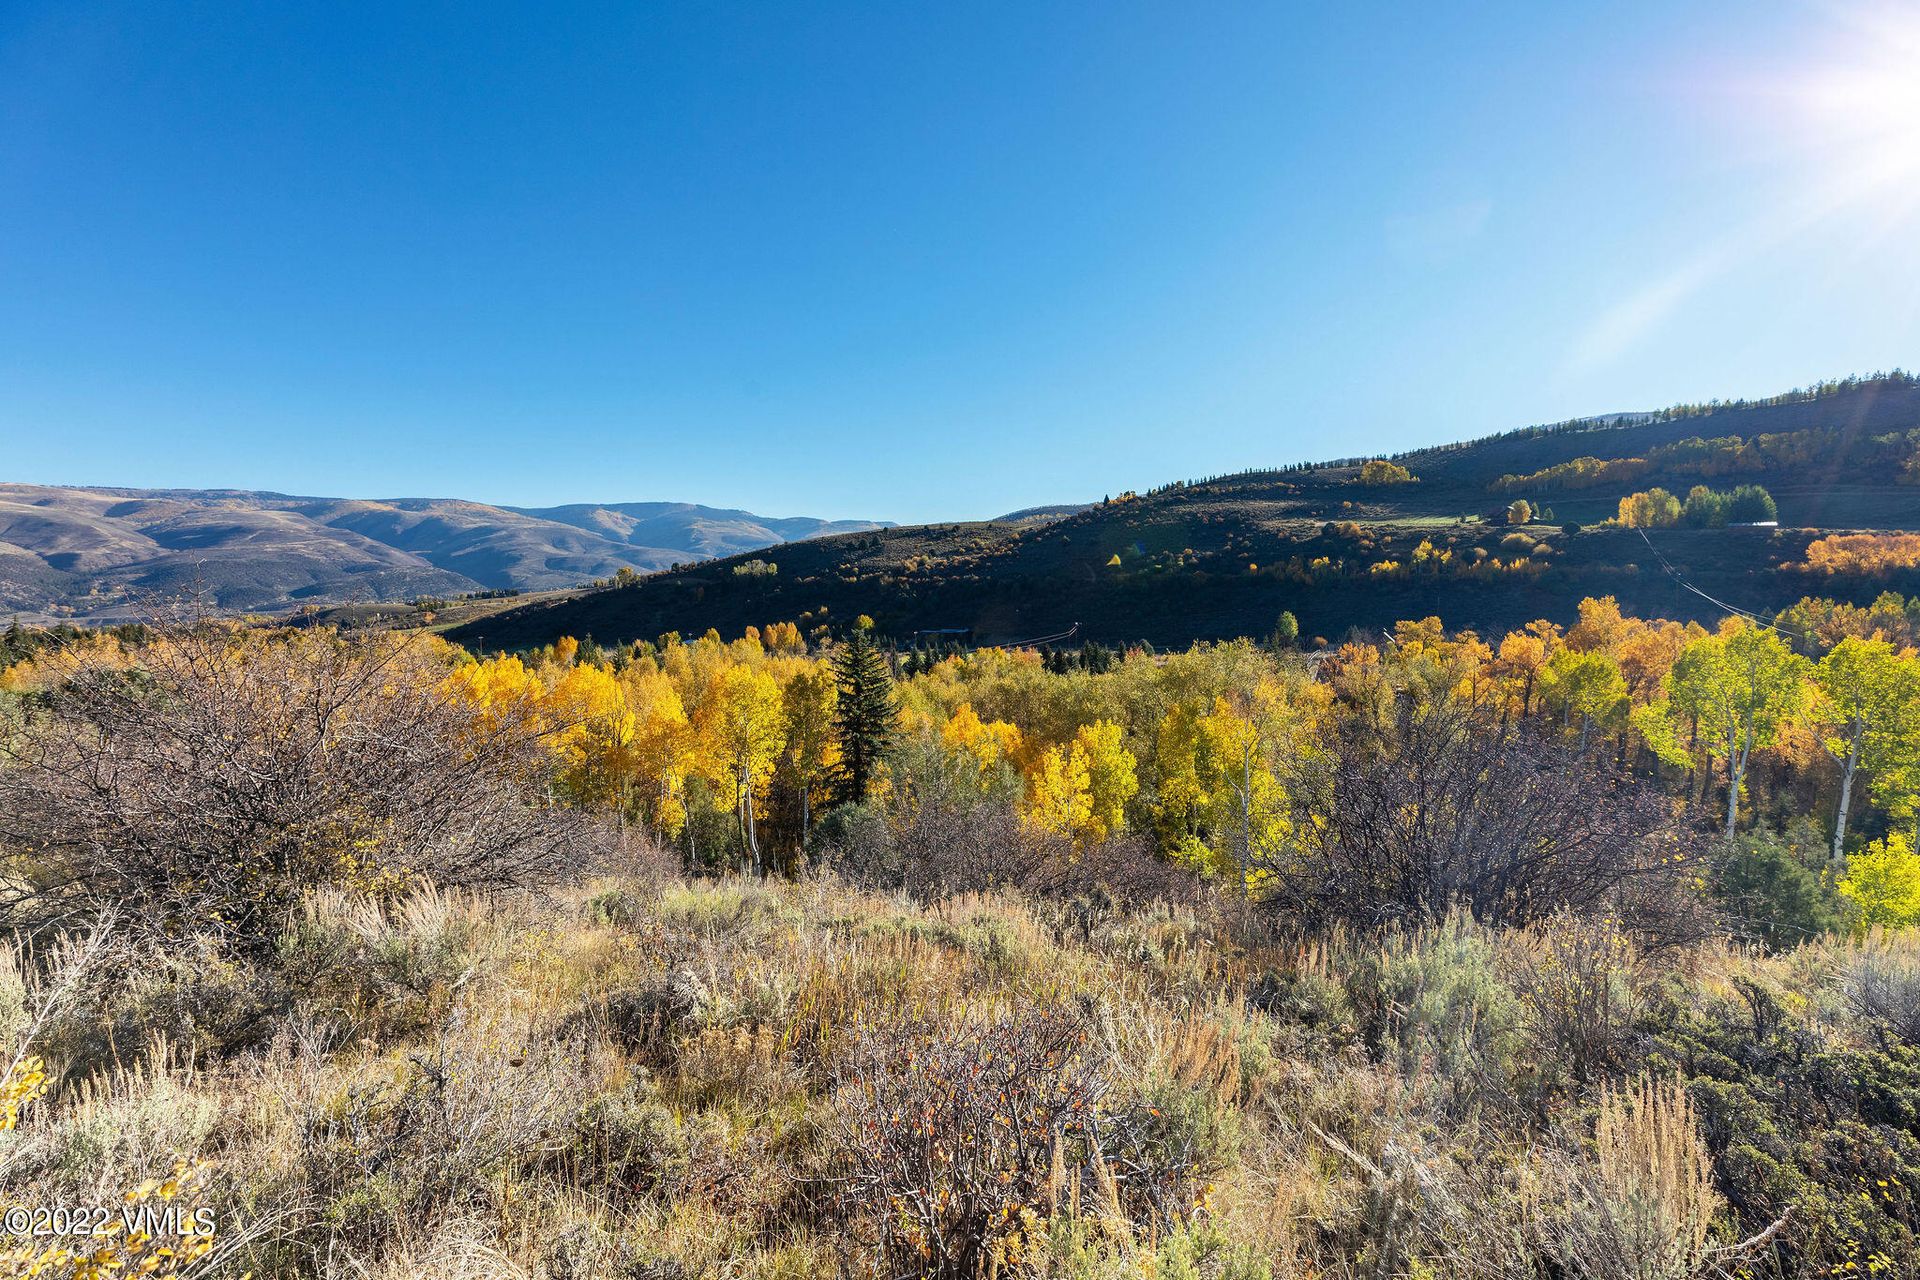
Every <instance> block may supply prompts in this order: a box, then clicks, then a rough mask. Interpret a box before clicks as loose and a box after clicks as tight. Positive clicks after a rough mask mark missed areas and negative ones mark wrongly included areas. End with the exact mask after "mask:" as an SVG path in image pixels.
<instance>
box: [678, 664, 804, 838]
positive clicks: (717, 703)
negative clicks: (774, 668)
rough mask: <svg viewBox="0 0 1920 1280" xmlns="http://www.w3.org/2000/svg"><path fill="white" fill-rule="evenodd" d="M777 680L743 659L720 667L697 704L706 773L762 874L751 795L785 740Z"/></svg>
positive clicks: (765, 778) (767, 775) (770, 770)
mask: <svg viewBox="0 0 1920 1280" xmlns="http://www.w3.org/2000/svg"><path fill="white" fill-rule="evenodd" d="M783 711H784V708H783V706H782V704H781V698H780V686H779V685H778V684H777V683H775V681H774V678H773V677H772V676H771V675H769V674H768V673H767V672H766V671H765V670H764V669H762V668H759V667H752V666H745V665H729V666H726V667H724V668H723V669H722V670H721V671H720V673H719V675H718V677H717V678H716V679H715V680H714V682H713V685H712V687H711V689H710V690H709V691H708V696H707V700H706V701H705V702H704V703H702V704H701V706H700V708H699V711H698V713H697V718H698V720H699V723H700V727H701V730H702V732H701V739H702V743H703V748H704V750H703V755H704V756H705V761H706V764H707V776H708V777H709V778H710V779H711V780H712V781H713V782H714V784H715V785H716V786H717V787H718V788H719V790H720V792H721V794H722V795H724V796H726V797H727V799H728V802H729V803H730V804H731V806H732V807H733V809H734V812H735V814H736V816H737V817H738V819H739V824H740V839H741V842H742V844H743V845H744V846H745V849H746V853H747V857H748V859H749V861H750V863H751V866H752V868H753V871H754V874H756V875H764V874H766V859H765V857H764V856H763V854H762V853H761V850H760V839H759V833H758V831H757V829H756V825H755V805H754V801H755V796H756V794H757V793H758V792H759V791H760V790H761V789H762V788H764V787H765V786H766V784H767V781H768V779H769V778H771V777H772V776H773V770H774V766H775V764H776V763H777V762H778V761H779V758H780V748H781V747H782V746H783V745H784V744H785V738H786V729H785V724H784V716H783Z"/></svg>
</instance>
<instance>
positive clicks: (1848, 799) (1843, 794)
mask: <svg viewBox="0 0 1920 1280" xmlns="http://www.w3.org/2000/svg"><path fill="white" fill-rule="evenodd" d="M1859 767H1860V730H1859V729H1855V730H1854V733H1853V736H1852V738H1850V739H1849V740H1848V741H1847V762H1846V764H1845V765H1843V766H1842V767H1841V769H1840V806H1839V809H1838V810H1837V811H1836V812H1835V813H1834V815H1833V852H1832V854H1831V855H1829V857H1828V859H1827V861H1828V862H1829V863H1830V864H1831V865H1832V866H1833V868H1834V869H1835V870H1836V871H1837V870H1838V869H1839V867H1840V859H1841V858H1843V857H1845V856H1846V851H1847V810H1848V809H1849V808H1851V807H1852V804H1853V774H1854V770H1856V769H1858V768H1859Z"/></svg>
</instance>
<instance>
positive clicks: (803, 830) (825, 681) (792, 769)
mask: <svg viewBox="0 0 1920 1280" xmlns="http://www.w3.org/2000/svg"><path fill="white" fill-rule="evenodd" d="M779 625H781V624H775V627H770V628H768V630H769V632H772V631H774V630H776V629H777V628H778V626H779ZM785 625H788V626H791V625H792V624H791V623H788V624H785ZM794 634H795V635H796V636H797V635H798V634H799V633H798V631H795V633H794ZM780 697H781V715H782V720H783V727H784V731H785V736H786V745H785V747H784V749H783V751H782V753H781V768H782V770H783V771H784V772H785V774H786V775H787V777H788V778H789V780H790V781H791V783H792V786H793V788H794V792H795V794H797V795H798V796H799V798H800V845H801V847H802V848H805V847H806V843H807V839H808V837H809V836H810V835H811V834H812V830H813V797H814V793H815V792H816V791H818V790H820V789H822V788H824V787H825V786H826V785H827V783H828V781H829V780H830V779H831V778H832V776H833V769H834V766H835V765H836V764H838V763H839V760H840V751H839V745H838V743H837V741H836V739H835V737H834V732H833V712H834V706H835V704H836V703H837V702H838V701H839V686H838V684H837V682H836V681H835V680H834V678H833V672H832V670H831V669H830V668H828V667H826V666H825V665H823V664H819V663H811V664H808V665H806V666H805V667H804V668H803V669H802V670H800V671H798V672H796V673H795V674H794V675H792V676H791V677H789V678H788V680H787V683H786V686H785V687H784V688H783V689H782V690H781V691H780Z"/></svg>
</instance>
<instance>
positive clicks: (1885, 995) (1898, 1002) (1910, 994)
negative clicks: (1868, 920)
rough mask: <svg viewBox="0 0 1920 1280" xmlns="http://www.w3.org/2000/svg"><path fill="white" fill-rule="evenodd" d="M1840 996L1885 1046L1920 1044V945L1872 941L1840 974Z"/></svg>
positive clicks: (1895, 939) (1900, 938) (1899, 937)
mask: <svg viewBox="0 0 1920 1280" xmlns="http://www.w3.org/2000/svg"><path fill="white" fill-rule="evenodd" d="M1840 995H1841V999H1842V1000H1843V1001H1844V1002H1845V1004H1846V1007H1847V1009H1848V1011H1849V1012H1851V1013H1852V1014H1853V1015H1854V1016H1855V1017H1857V1018H1860V1019H1861V1020H1862V1021H1864V1022H1866V1023H1867V1024H1868V1025H1869V1026H1871V1027H1873V1028H1874V1031H1875V1033H1876V1034H1877V1035H1878V1036H1879V1037H1880V1038H1881V1040H1882V1042H1883V1044H1884V1042H1886V1041H1888V1040H1892V1041H1895V1042H1898V1043H1900V1044H1904V1045H1920V946H1916V945H1915V943H1914V942H1913V941H1912V940H1911V939H1910V938H1909V937H1908V936H1906V935H1903V934H1894V935H1891V936H1888V935H1876V936H1875V937H1873V938H1870V939H1869V940H1868V941H1867V943H1866V945H1864V946H1863V947H1861V948H1860V949H1859V951H1857V952H1855V953H1854V955H1853V957H1852V959H1851V961H1850V962H1849V963H1848V964H1847V965H1846V967H1845V969H1844V970H1843V971H1842V973H1841V976H1840Z"/></svg>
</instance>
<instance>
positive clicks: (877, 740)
mask: <svg viewBox="0 0 1920 1280" xmlns="http://www.w3.org/2000/svg"><path fill="white" fill-rule="evenodd" d="M833 674H834V679H835V680H836V681H837V682H838V684H839V686H840V690H839V692H840V696H839V700H838V701H837V702H836V703H835V704H834V711H833V726H834V731H835V733H836V734H837V735H838V737H839V739H840V785H841V799H843V800H850V801H853V802H854V803H856V804H857V803H859V802H861V801H863V800H865V799H866V798H867V793H868V791H869V790H870V789H871V788H872V786H873V779H874V775H875V774H876V773H877V772H878V771H879V767H880V758H881V756H882V755H884V754H885V753H886V750H887V747H888V746H889V745H890V744H891V743H892V742H893V738H894V734H895V732H896V731H897V728H898V723H899V718H900V708H899V705H898V704H897V703H896V702H895V701H894V697H893V674H892V673H891V672H890V671H888V669H887V660H886V658H885V656H884V655H882V654H881V652H880V646H879V645H877V644H875V643H874V640H873V621H872V619H870V618H866V617H864V616H863V617H862V618H861V619H860V621H859V623H858V624H856V625H855V627H854V629H853V637H852V638H851V639H850V640H848V641H847V643H846V646H845V647H844V648H842V649H841V650H840V652H839V653H838V654H837V655H835V657H834V659H833Z"/></svg>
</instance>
